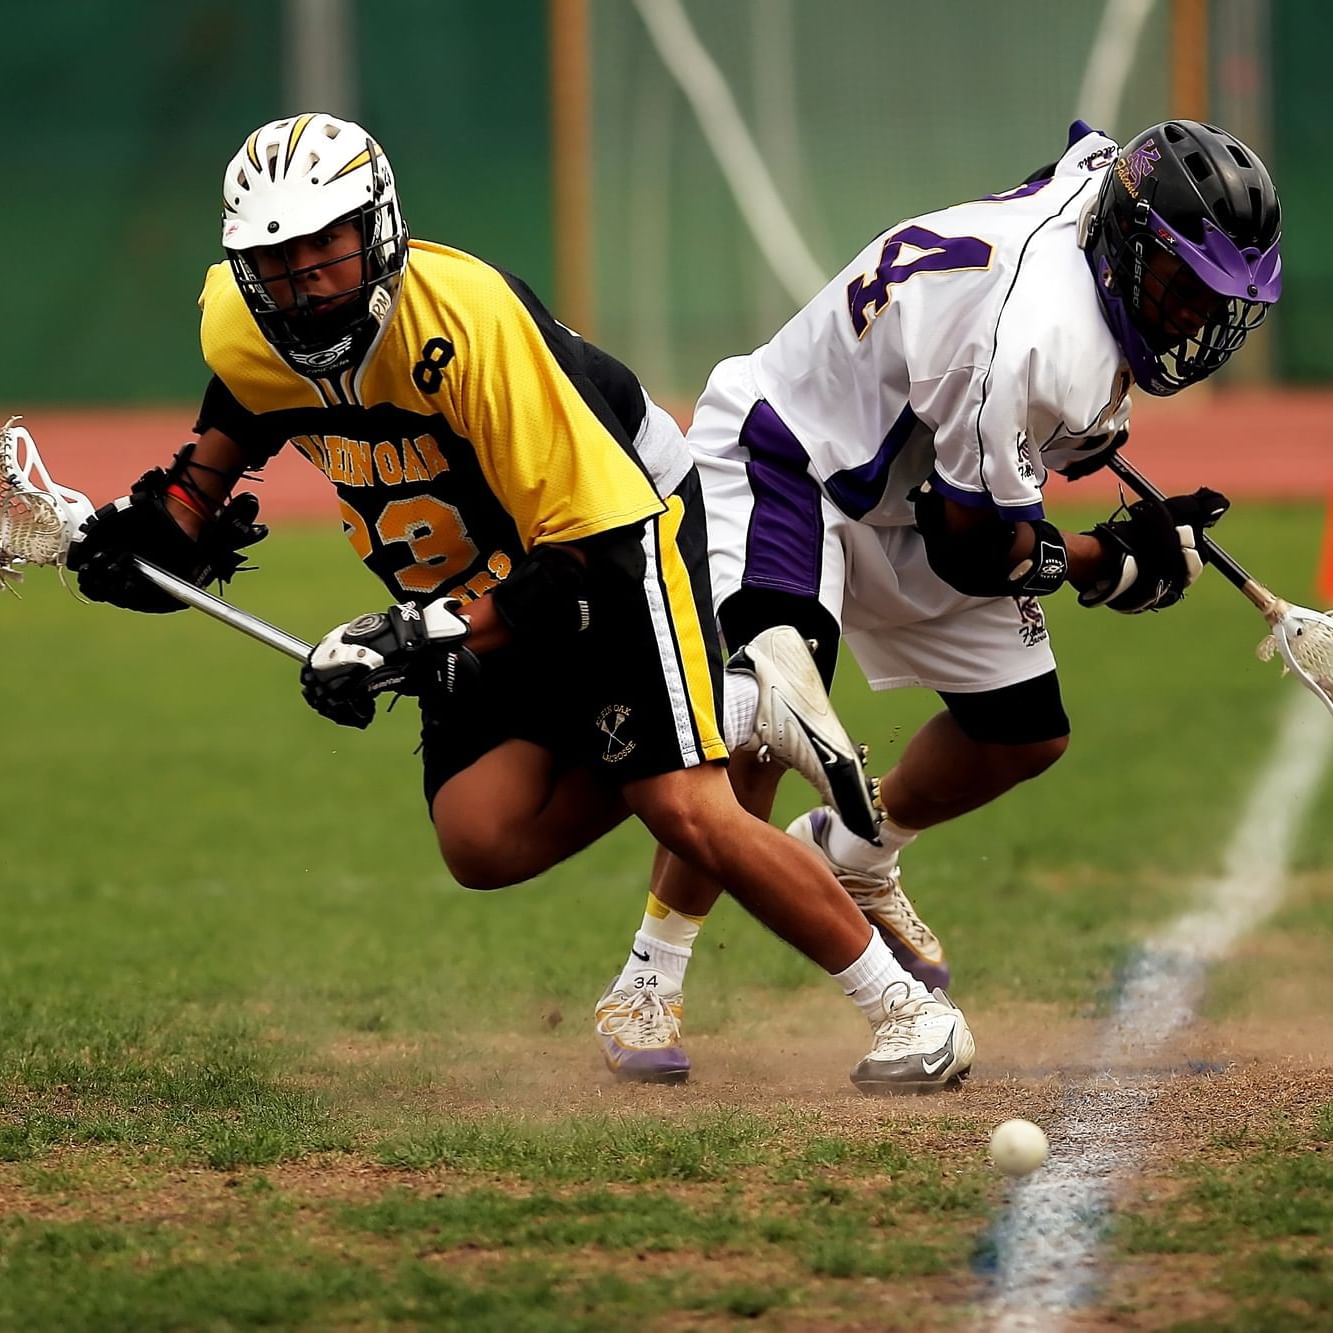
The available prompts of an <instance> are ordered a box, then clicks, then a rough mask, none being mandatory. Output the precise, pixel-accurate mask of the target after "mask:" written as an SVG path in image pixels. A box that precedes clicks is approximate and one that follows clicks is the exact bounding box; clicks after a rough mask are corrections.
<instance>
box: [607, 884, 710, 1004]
mask: <svg viewBox="0 0 1333 1333" xmlns="http://www.w3.org/2000/svg"><path fill="white" fill-rule="evenodd" d="M702 924H703V918H702V917H693V916H686V915H685V913H684V912H677V911H675V910H674V909H673V908H670V907H668V906H667V905H666V904H665V903H664V902H662V901H661V900H660V899H659V898H658V897H657V896H656V895H655V894H653V893H649V895H648V906H647V909H646V910H645V912H644V914H643V924H642V925H640V927H639V929H638V931H637V932H636V933H635V936H634V943H633V945H632V946H631V948H630V952H629V957H628V958H627V959H626V960H625V966H624V967H623V968H621V970H620V980H619V981H617V982H616V986H615V989H616V990H631V989H636V987H635V985H634V983H635V981H636V980H637V981H639V983H640V985H639V986H638V987H637V988H638V989H642V986H643V985H645V984H648V985H652V986H654V987H655V988H656V989H658V990H660V991H661V992H662V993H663V994H664V995H675V994H678V993H679V992H680V990H681V989H682V988H683V986H684V985H685V969H686V968H687V967H688V966H689V962H690V955H691V954H692V953H693V952H694V941H695V939H696V937H697V936H698V934H699V927H700V926H701V925H702ZM650 977H651V978H655V980H652V981H649V980H648V979H649V978H650Z"/></svg>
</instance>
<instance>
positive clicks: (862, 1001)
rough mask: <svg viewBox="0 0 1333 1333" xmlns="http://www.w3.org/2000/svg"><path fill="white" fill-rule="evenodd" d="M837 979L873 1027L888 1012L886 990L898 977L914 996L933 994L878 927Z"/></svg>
mask: <svg viewBox="0 0 1333 1333" xmlns="http://www.w3.org/2000/svg"><path fill="white" fill-rule="evenodd" d="M833 980H834V981H836V982H837V983H838V985H840V986H841V987H842V990H843V994H844V995H847V996H849V997H850V998H851V1000H852V1002H853V1003H854V1004H855V1005H856V1007H857V1008H858V1009H859V1010H860V1011H861V1012H862V1013H863V1014H864V1015H865V1016H866V1018H867V1020H869V1022H870V1024H871V1026H872V1027H873V1026H874V1025H875V1024H877V1023H879V1022H881V1021H882V1020H883V1019H884V1018H885V1017H886V1016H887V1010H886V1009H885V1008H884V992H885V991H886V990H887V989H888V988H889V986H891V985H892V984H893V983H894V982H895V981H901V982H905V983H906V984H907V987H908V990H909V992H910V994H911V995H912V996H914V997H920V996H923V995H928V994H929V992H928V991H927V990H926V988H925V987H924V986H923V985H922V984H921V983H920V982H919V981H918V980H917V979H916V978H915V977H914V976H913V975H912V974H911V973H910V972H907V971H905V970H904V969H903V967H902V966H901V964H900V963H899V962H898V960H897V959H896V958H895V957H894V956H893V954H892V953H891V952H890V951H889V946H888V945H887V944H885V943H884V941H883V939H882V938H881V937H880V934H879V932H878V931H877V930H876V931H872V932H871V934H870V943H869V944H867V945H866V947H865V952H864V953H863V954H862V955H861V956H860V957H859V958H858V959H857V960H856V962H854V963H853V964H852V965H851V967H848V968H845V969H844V970H843V971H841V972H835V973H834V974H833Z"/></svg>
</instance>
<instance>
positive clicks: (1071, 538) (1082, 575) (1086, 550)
mask: <svg viewBox="0 0 1333 1333" xmlns="http://www.w3.org/2000/svg"><path fill="white" fill-rule="evenodd" d="M1014 528H1015V531H1014V544H1013V546H1012V547H1011V548H1010V556H1011V558H1012V559H1013V561H1014V563H1015V564H1018V563H1019V562H1020V561H1023V560H1026V559H1027V558H1028V557H1029V556H1030V555H1031V554H1032V546H1033V538H1034V532H1033V527H1032V524H1031V523H1016V524H1015V525H1014ZM1060 536H1061V537H1062V538H1063V539H1064V543H1065V554H1066V557H1067V559H1068V561H1069V573H1068V575H1067V579H1068V582H1069V583H1071V584H1073V586H1074V587H1075V588H1077V589H1078V590H1079V591H1080V592H1082V591H1083V590H1084V589H1085V588H1090V587H1092V586H1093V585H1095V584H1097V583H1100V582H1101V581H1102V580H1104V579H1106V578H1107V577H1109V575H1110V572H1111V568H1112V566H1113V564H1114V560H1113V558H1112V556H1111V555H1110V554H1108V552H1107V550H1106V548H1105V547H1104V546H1103V545H1102V543H1101V542H1100V540H1098V538H1096V537H1094V536H1093V535H1092V534H1091V533H1088V532H1065V531H1064V530H1063V529H1061V531H1060Z"/></svg>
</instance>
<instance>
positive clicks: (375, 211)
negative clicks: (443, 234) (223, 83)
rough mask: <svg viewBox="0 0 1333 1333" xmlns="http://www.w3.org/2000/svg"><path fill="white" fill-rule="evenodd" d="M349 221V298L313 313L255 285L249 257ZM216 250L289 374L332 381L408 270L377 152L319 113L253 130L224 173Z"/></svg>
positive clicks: (361, 352)
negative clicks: (353, 259)
mask: <svg viewBox="0 0 1333 1333" xmlns="http://www.w3.org/2000/svg"><path fill="white" fill-rule="evenodd" d="M348 221H355V222H356V223H357V225H358V227H359V229H360V232H361V277H360V281H359V282H358V283H357V284H356V285H355V286H353V287H352V288H349V289H348V291H346V292H343V293H339V294H338V295H339V296H340V297H352V298H353V299H350V300H341V301H339V303H337V304H336V305H332V306H327V305H326V306H323V307H321V308H319V309H317V310H313V311H312V310H309V309H302V308H296V307H293V306H285V307H284V306H280V305H279V304H278V301H277V300H276V299H275V297H274V295H273V293H272V291H271V290H270V287H269V286H268V285H266V284H265V283H264V282H262V281H260V278H259V273H258V270H257V269H256V267H255V265H254V263H253V262H252V261H253V255H252V252H253V250H254V249H255V248H256V247H258V246H277V245H281V244H282V242H284V241H289V240H291V239H293V238H294V237H298V236H308V235H310V234H311V233H313V232H317V231H319V230H320V229H321V228H325V227H329V226H331V225H334V224H337V223H342V222H348ZM222 245H223V248H224V249H225V250H226V252H227V258H228V259H229V260H230V262H231V267H232V272H233V273H234V274H235V277H236V284H237V286H238V287H239V288H240V290H241V294H242V296H244V297H245V303H246V305H247V306H249V308H250V313H251V314H252V315H253V316H254V317H255V321H256V323H258V325H259V328H260V330H261V331H262V332H263V334H264V337H265V338H267V339H268V341H269V342H270V343H271V344H272V345H273V347H274V348H275V349H276V350H277V351H278V353H279V354H280V355H281V356H282V357H283V358H284V359H285V360H286V361H287V362H288V363H289V364H290V365H292V366H293V367H294V368H295V369H296V370H298V371H299V372H301V373H302V374H320V375H333V374H337V373H339V372H340V371H343V370H346V369H347V368H349V367H350V366H354V365H357V364H359V363H360V361H361V359H362V357H364V356H365V353H366V351H367V349H368V348H369V346H370V344H371V342H372V341H373V340H374V337H375V334H376V333H377V332H378V330H379V327H380V325H381V324H383V322H384V321H385V320H386V319H387V318H388V316H389V313H390V312H391V311H392V309H393V301H394V297H395V296H396V294H397V292H398V286H399V283H400V282H401V280H402V276H403V269H404V268H405V267H406V265H407V226H406V224H405V223H404V222H403V215H402V211H401V209H400V208H399V206H398V195H397V194H396V192H395V191H394V185H393V171H392V169H391V168H390V166H389V161H388V159H387V158H386V157H385V156H384V151H383V149H381V148H380V146H379V144H377V143H376V142H375V140H374V139H372V138H371V137H370V135H369V134H368V133H367V132H366V131H365V130H364V129H362V128H361V126H360V125H357V124H356V123H355V122H353V121H350V120H340V119H339V118H338V117H337V116H330V115H325V114H323V113H320V112H308V113H306V114H304V115H299V116H288V117H287V118H286V119H285V120H275V121H270V122H269V124H267V125H262V126H260V128H259V129H257V130H255V132H254V133H253V134H251V135H250V137H249V138H248V139H246V141H245V143H244V144H242V145H241V148H240V151H239V152H238V153H237V154H236V156H235V157H233V158H232V160H231V161H230V162H229V163H228V164H227V172H226V176H225V177H224V179H223V183H222ZM342 258H344V256H339V257H338V260H341V259H342ZM330 262H336V261H330ZM314 267H322V266H321V265H311V266H309V267H307V268H306V269H304V270H293V269H291V268H288V269H287V272H286V275H285V276H286V278H287V279H288V280H289V282H290V279H291V278H292V277H294V276H295V274H296V273H298V272H302V271H304V272H309V271H310V268H314ZM270 282H271V279H270ZM279 289H280V290H281V287H279ZM287 290H289V291H294V290H295V288H294V287H293V286H290V285H288V286H287Z"/></svg>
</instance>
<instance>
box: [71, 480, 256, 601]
mask: <svg viewBox="0 0 1333 1333" xmlns="http://www.w3.org/2000/svg"><path fill="white" fill-rule="evenodd" d="M171 483H172V474H171V473H168V472H167V471H166V470H164V469H163V468H153V469H152V471H150V472H145V473H144V475H143V476H142V477H140V478H139V480H138V481H136V482H135V483H134V485H133V486H132V487H131V488H130V493H129V494H128V495H123V496H121V498H120V499H119V500H113V501H112V502H111V503H110V504H105V505H103V506H102V507H101V508H100V509H98V510H97V511H96V512H95V513H94V514H93V516H92V517H91V518H90V519H88V520H87V521H86V522H85V523H84V524H83V526H82V527H81V528H80V529H79V531H78V533H77V534H76V535H75V537H74V540H73V541H72V542H71V543H70V548H69V561H68V563H69V567H70V569H72V570H73V571H74V572H75V574H76V575H77V576H78V583H79V591H80V592H81V593H82V594H83V595H84V596H85V597H86V598H88V600H89V601H91V602H110V603H111V605H112V606H120V607H124V608H125V609H126V610H129V611H145V612H149V613H150V614H163V613H165V612H168V611H180V610H182V609H183V603H181V602H178V601H177V600H176V599H175V598H174V597H173V596H171V594H170V593H167V592H163V591H162V590H161V589H160V588H158V587H157V586H156V585H154V584H152V583H150V582H149V581H148V580H147V579H146V578H144V576H143V575H142V574H140V573H139V572H138V570H136V569H135V568H134V559H135V557H136V556H137V557H138V558H139V559H141V560H147V561H148V562H149V563H150V564H154V565H158V566H160V567H161V568H162V569H165V570H166V571H167V572H168V573H170V574H175V575H176V576H177V577H178V578H182V579H185V580H186V581H187V582H190V583H193V584H195V585H196V586H198V587H201V588H203V587H207V585H208V584H210V583H215V582H217V583H225V582H226V581H227V580H228V579H230V578H231V577H232V575H233V574H235V573H236V571H237V570H238V569H240V568H241V566H242V565H243V564H244V563H245V557H244V556H243V555H241V554H240V552H241V551H243V550H244V549H245V548H246V547H248V546H253V545H254V544H255V543H256V542H259V541H262V540H263V539H264V538H265V537H267V536H268V528H267V527H265V526H264V524H262V523H257V522H255V519H256V518H257V517H258V515H259V499H258V497H257V496H255V495H252V494H251V493H250V492H248V491H247V492H244V493H242V494H241V495H237V496H235V497H233V498H232V499H231V500H230V501H228V502H227V504H226V505H225V506H223V508H222V509H221V510H220V511H219V512H218V513H217V514H216V515H215V516H214V517H213V518H211V519H210V520H209V521H208V522H207V523H206V524H205V525H204V527H203V529H202V530H201V531H200V533H199V536H198V537H197V538H193V537H190V536H189V535H188V534H187V533H186V532H185V531H184V529H182V528H181V526H180V525H179V524H178V523H177V522H176V520H175V519H174V518H172V516H171V515H170V514H169V513H168V512H167V507H166V490H167V487H168V486H169V485H171Z"/></svg>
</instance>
